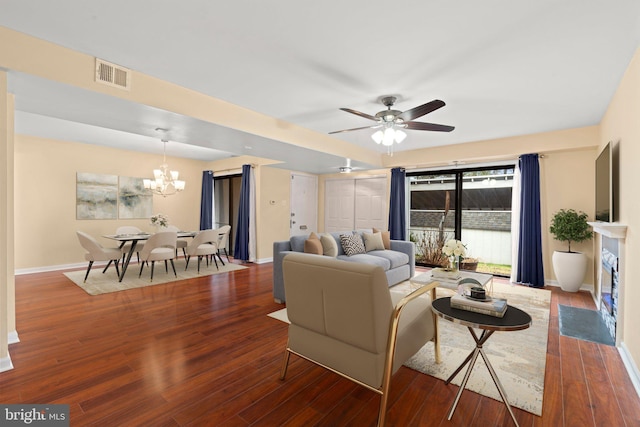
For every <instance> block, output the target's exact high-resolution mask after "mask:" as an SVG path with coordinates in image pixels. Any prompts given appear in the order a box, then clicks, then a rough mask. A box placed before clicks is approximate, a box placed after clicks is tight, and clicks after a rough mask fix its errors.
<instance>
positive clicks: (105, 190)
mask: <svg viewBox="0 0 640 427" xmlns="http://www.w3.org/2000/svg"><path fill="white" fill-rule="evenodd" d="M116 218H118V176H117V175H103V174H95V173H84V172H78V173H76V219H116Z"/></svg>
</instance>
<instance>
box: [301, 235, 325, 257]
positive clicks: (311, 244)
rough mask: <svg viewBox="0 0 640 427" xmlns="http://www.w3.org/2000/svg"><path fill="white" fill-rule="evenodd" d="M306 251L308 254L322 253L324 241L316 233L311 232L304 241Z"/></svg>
mask: <svg viewBox="0 0 640 427" xmlns="http://www.w3.org/2000/svg"><path fill="white" fill-rule="evenodd" d="M304 252H305V253H307V254H315V255H322V243H321V242H320V238H319V237H318V235H317V234H316V233H311V234H310V235H309V238H308V239H307V240H305V241H304Z"/></svg>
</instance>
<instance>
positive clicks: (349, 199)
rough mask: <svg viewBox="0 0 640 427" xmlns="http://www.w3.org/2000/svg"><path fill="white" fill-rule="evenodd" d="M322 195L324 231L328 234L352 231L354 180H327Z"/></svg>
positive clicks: (353, 219) (353, 220)
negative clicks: (323, 197)
mask: <svg viewBox="0 0 640 427" xmlns="http://www.w3.org/2000/svg"><path fill="white" fill-rule="evenodd" d="M324 194H325V199H324V230H325V231H326V232H329V233H330V232H332V231H346V230H352V229H353V226H354V223H355V182H354V180H353V179H335V180H328V181H327V182H326V183H325V188H324Z"/></svg>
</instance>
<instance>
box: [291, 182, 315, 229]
mask: <svg viewBox="0 0 640 427" xmlns="http://www.w3.org/2000/svg"><path fill="white" fill-rule="evenodd" d="M289 198H290V199H291V220H290V222H289V230H290V235H291V236H298V235H308V234H309V233H311V232H312V231H316V232H317V231H318V177H316V176H312V175H302V174H297V173H292V174H291V193H290V196H289Z"/></svg>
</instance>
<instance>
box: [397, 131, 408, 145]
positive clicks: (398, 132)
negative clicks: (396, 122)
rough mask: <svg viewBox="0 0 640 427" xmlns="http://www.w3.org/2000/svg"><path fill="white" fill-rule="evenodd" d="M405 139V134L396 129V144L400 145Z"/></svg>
mask: <svg viewBox="0 0 640 427" xmlns="http://www.w3.org/2000/svg"><path fill="white" fill-rule="evenodd" d="M406 137H407V133H406V132H403V131H401V130H400V129H396V133H395V139H396V142H397V143H398V144H400V143H401V142H402V141H404V139H405V138H406Z"/></svg>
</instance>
